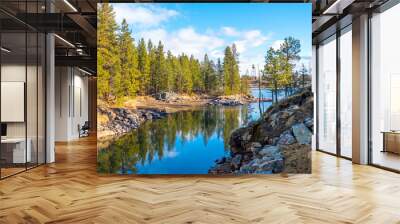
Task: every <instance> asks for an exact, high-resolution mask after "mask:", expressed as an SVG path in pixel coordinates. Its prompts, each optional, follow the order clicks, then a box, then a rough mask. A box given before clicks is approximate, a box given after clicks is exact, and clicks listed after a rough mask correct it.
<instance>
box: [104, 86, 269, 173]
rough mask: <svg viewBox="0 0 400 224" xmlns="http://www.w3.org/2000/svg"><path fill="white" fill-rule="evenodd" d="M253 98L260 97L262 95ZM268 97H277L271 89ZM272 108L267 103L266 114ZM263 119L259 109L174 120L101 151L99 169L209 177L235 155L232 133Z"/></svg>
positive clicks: (149, 125) (208, 111)
mask: <svg viewBox="0 0 400 224" xmlns="http://www.w3.org/2000/svg"><path fill="white" fill-rule="evenodd" d="M252 94H253V95H254V96H257V97H258V90H255V89H254V90H252ZM262 94H263V97H264V98H270V97H271V92H270V91H269V90H267V89H265V90H263V91H262ZM270 105H271V103H270V102H263V103H262V107H263V108H264V110H266V109H267V108H268V107H269V106H270ZM259 117H260V111H259V105H258V103H251V104H249V105H243V106H235V107H226V106H208V107H203V108H200V109H197V110H193V111H183V112H177V113H174V114H168V115H167V116H166V117H165V118H162V119H159V120H154V121H147V122H145V123H144V124H142V125H141V126H140V127H139V128H138V129H136V130H133V131H132V132H130V133H128V134H126V135H124V136H122V137H120V138H118V139H117V140H114V141H113V142H111V143H109V144H105V145H107V146H106V147H104V148H99V150H98V155H97V157H98V158H97V163H98V164H97V169H98V172H100V173H119V174H207V173H208V170H209V169H210V168H211V167H212V166H213V165H214V163H215V160H216V159H220V158H221V157H223V156H226V155H229V145H228V141H229V137H230V134H231V132H232V131H233V130H235V129H237V128H239V127H241V126H243V125H246V124H247V123H248V122H250V121H253V120H256V119H258V118H259ZM99 145H104V144H99Z"/></svg>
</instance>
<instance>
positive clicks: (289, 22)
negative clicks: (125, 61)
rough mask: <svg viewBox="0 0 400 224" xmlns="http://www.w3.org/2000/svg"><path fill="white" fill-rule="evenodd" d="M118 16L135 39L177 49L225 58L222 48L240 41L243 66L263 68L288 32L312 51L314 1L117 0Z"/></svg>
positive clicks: (306, 50) (308, 53) (308, 54)
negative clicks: (173, 0)
mask: <svg viewBox="0 0 400 224" xmlns="http://www.w3.org/2000/svg"><path fill="white" fill-rule="evenodd" d="M113 7H114V10H115V12H116V19H117V22H118V23H120V22H121V21H122V19H123V18H125V19H126V20H127V22H128V24H129V25H130V28H131V29H132V36H133V37H134V38H135V40H138V39H139V38H142V37H143V38H145V39H146V41H147V40H148V39H152V41H153V42H156V43H158V41H159V40H161V41H162V42H163V43H164V45H165V48H166V50H171V51H172V53H174V54H175V55H177V54H180V53H182V52H183V53H186V54H188V55H194V56H195V57H196V58H198V59H200V60H202V58H203V56H204V54H205V53H207V54H208V55H209V57H210V58H211V59H213V60H216V59H217V58H221V60H222V58H223V52H224V48H225V47H226V46H228V45H229V46H230V45H232V44H233V43H235V44H236V45H237V48H238V51H239V53H240V55H239V61H240V64H239V66H240V70H241V73H242V74H244V73H246V71H249V72H250V73H251V69H250V68H251V65H252V64H255V65H256V67H257V65H258V66H259V67H260V68H262V67H263V65H264V56H265V54H266V51H267V50H268V48H269V47H274V48H278V47H279V45H280V43H281V42H282V40H283V39H284V38H285V37H287V36H293V37H295V38H297V39H299V40H300V43H301V45H302V51H301V53H300V55H301V56H302V58H303V59H302V60H301V62H300V63H305V65H306V66H309V57H311V4H293V3H290V4H276V3H274V4H268V3H235V4H233V3H218V4H206V3H190V4H189V3H181V4H177V3H163V4H160V3H116V4H113Z"/></svg>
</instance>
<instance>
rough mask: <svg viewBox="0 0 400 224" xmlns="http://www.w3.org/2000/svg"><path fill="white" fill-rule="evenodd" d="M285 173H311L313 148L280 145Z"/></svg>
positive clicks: (300, 145)
mask: <svg viewBox="0 0 400 224" xmlns="http://www.w3.org/2000/svg"><path fill="white" fill-rule="evenodd" d="M279 149H280V151H281V153H282V156H283V161H284V169H283V172H285V173H311V147H310V146H309V145H302V144H297V143H296V144H292V145H280V146H279Z"/></svg>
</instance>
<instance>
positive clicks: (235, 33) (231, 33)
mask: <svg viewBox="0 0 400 224" xmlns="http://www.w3.org/2000/svg"><path fill="white" fill-rule="evenodd" d="M221 31H222V33H223V34H224V35H226V36H238V35H239V34H240V33H239V32H238V31H237V30H236V29H235V28H233V27H229V26H224V27H222V28H221Z"/></svg>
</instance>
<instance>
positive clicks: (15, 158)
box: [1, 138, 32, 163]
mask: <svg viewBox="0 0 400 224" xmlns="http://www.w3.org/2000/svg"><path fill="white" fill-rule="evenodd" d="M26 142H27V143H28V144H27V146H28V147H26V151H25V144H26ZM31 145H32V141H31V139H30V138H28V139H26V141H25V138H5V139H1V154H2V155H1V157H2V158H4V159H5V160H6V161H7V162H9V163H26V162H31V160H32V153H31ZM11 158H12V159H11Z"/></svg>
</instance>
